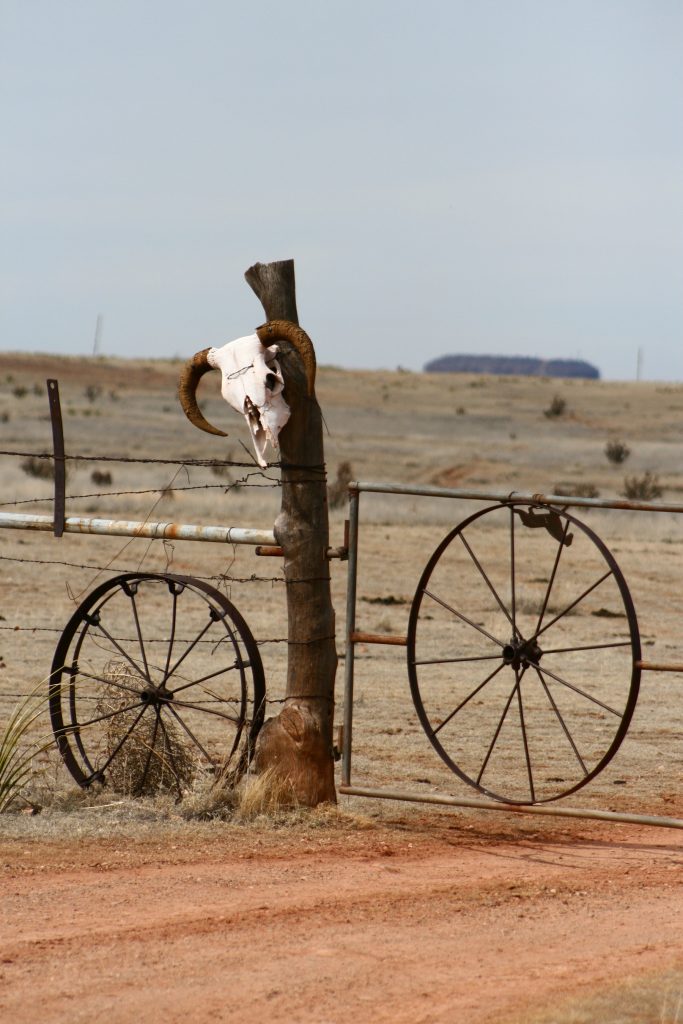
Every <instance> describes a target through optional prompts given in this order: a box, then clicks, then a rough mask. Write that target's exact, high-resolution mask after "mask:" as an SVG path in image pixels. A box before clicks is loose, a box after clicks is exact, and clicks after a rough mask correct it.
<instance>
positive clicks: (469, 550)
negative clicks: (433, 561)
mask: <svg viewBox="0 0 683 1024" xmlns="http://www.w3.org/2000/svg"><path fill="white" fill-rule="evenodd" d="M460 540H461V541H462V543H463V545H464V547H465V550H466V551H467V553H468V555H469V556H470V558H471V559H472V561H473V562H474V564H475V565H476V567H477V569H478V570H479V572H480V574H481V576H482V579H483V580H484V583H485V584H486V586H487V587H488V588H489V590H490V591H491V593H492V594H493V598H494V600H495V602H496V604H497V605H498V607H499V608H500V610H501V611H502V613H503V615H504V616H505V618H506V619H507V620H508V622H509V623H510V625H511V626H512V629H513V631H514V629H515V624H514V621H513V618H512V616H511V615H510V612H509V611H508V610H507V608H506V607H505V605H504V604H503V601H502V599H501V597H500V595H499V593H498V591H497V590H496V588H495V587H494V585H493V584H492V583H491V580H490V579H489V577H488V575H487V574H486V572H485V571H484V569H483V567H482V564H481V562H480V561H479V559H478V558H477V556H476V555H475V553H474V551H473V550H472V548H471V546H470V545H469V544H468V542H467V540H466V539H465V534H464V532H463V533H461V534H460Z"/></svg>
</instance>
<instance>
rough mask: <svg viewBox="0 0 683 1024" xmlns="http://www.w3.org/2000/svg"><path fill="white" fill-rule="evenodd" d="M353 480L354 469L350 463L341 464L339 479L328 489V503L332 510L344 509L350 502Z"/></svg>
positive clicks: (338, 470) (338, 469)
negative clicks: (349, 488) (350, 488)
mask: <svg viewBox="0 0 683 1024" xmlns="http://www.w3.org/2000/svg"><path fill="white" fill-rule="evenodd" d="M352 480H353V469H352V468H351V463H350V462H340V463H339V465H338V466H337V479H336V480H334V481H333V483H331V484H330V485H329V487H328V488H327V501H328V504H329V506H330V508H342V507H343V506H344V505H345V504H346V502H347V500H348V486H349V484H350V483H351V481H352Z"/></svg>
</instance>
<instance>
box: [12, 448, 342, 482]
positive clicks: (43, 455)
mask: <svg viewBox="0 0 683 1024" xmlns="http://www.w3.org/2000/svg"><path fill="white" fill-rule="evenodd" d="M0 455H9V456H12V457H15V458H22V459H47V460H51V461H54V458H55V456H54V454H53V452H20V451H13V450H9V449H6V450H0ZM64 461H65V462H120V463H137V464H140V465H161V466H199V467H202V468H204V469H211V468H212V467H213V466H231V467H236V468H241V469H254V467H255V466H256V465H257V463H256V460H255V459H253V460H252V461H251V462H235V461H234V460H232V459H150V458H144V459H143V458H136V457H133V456H130V455H102V454H98V455H65V456H64ZM265 468H266V469H284V470H304V469H307V470H310V471H311V472H312V473H318V474H322V475H323V476H324V474H325V472H326V467H325V463H322V464H317V465H316V464H311V465H306V464H301V465H299V464H298V463H295V462H282V461H276V462H269V463H268V464H267V466H266V467H265Z"/></svg>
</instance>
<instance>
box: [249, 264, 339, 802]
mask: <svg viewBox="0 0 683 1024" xmlns="http://www.w3.org/2000/svg"><path fill="white" fill-rule="evenodd" d="M245 278H246V280H247V283H248V284H249V285H250V287H251V288H252V289H253V291H254V292H255V294H256V296H257V297H258V299H259V300H260V302H261V304H262V306H263V309H264V312H265V315H266V319H267V320H289V321H290V322H291V323H294V324H297V325H298V323H299V320H298V315H297V309H296V291H295V282H294V261H293V260H283V261H281V262H277V263H266V264H263V263H256V264H255V265H254V266H253V267H250V268H249V269H248V270H247V272H246V273H245ZM280 356H281V359H280V362H281V366H282V371H283V375H284V379H285V392H284V394H285V398H286V401H287V404H288V405H289V407H290V409H291V417H290V419H289V422H288V423H287V425H286V426H285V427H284V429H283V430H282V432H281V434H280V455H281V462H282V471H281V472H282V475H281V482H282V503H281V508H280V514H279V515H278V517H277V519H276V521H275V536H276V538H277V541H278V544H279V545H280V546H281V547H282V550H283V553H284V573H285V584H286V591H287V619H288V627H289V630H288V658H287V683H286V691H285V703H284V706H283V708H282V710H281V712H280V714H279V715H277V716H276V717H275V718H270V719H268V721H267V722H266V723H265V725H264V726H263V729H262V730H261V733H260V735H259V738H258V743H257V748H256V764H257V768H258V769H259V770H263V769H265V768H272V769H273V770H274V771H275V773H276V774H277V775H278V776H281V777H283V778H286V779H288V780H289V783H290V784H291V787H292V794H293V796H294V798H295V799H296V800H298V801H299V802H300V803H302V804H305V805H307V806H311V807H313V806H315V805H316V804H319V803H322V802H323V801H326V800H327V801H336V793H335V788H334V759H333V752H332V720H333V714H334V680H335V673H336V669H337V651H336V646H335V617H334V608H333V607H332V597H331V593H330V564H329V560H328V558H327V548H328V546H329V525H328V515H327V481H326V474H325V458H324V452H323V423H322V413H321V411H320V406H319V405H318V402H317V399H316V397H315V394H310V395H309V394H308V393H307V383H306V374H305V372H304V368H303V365H302V362H301V359H300V358H299V355H298V353H297V352H296V350H295V349H294V348H293V347H291V346H289V345H287V344H286V343H281V352H280Z"/></svg>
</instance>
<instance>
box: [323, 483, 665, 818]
mask: <svg viewBox="0 0 683 1024" xmlns="http://www.w3.org/2000/svg"><path fill="white" fill-rule="evenodd" d="M363 491H365V492H367V493H374V494H395V495H413V496H417V497H428V498H451V499H456V500H462V501H465V500H469V501H482V502H485V501H494V502H498V503H500V505H501V507H502V506H503V505H506V504H509V503H510V502H514V501H520V502H528V503H531V504H533V505H542V506H545V507H547V508H548V509H550V510H553V506H561V507H562V508H568V507H574V508H610V509H616V510H619V511H631V512H675V513H683V504H680V503H672V502H647V501H626V500H623V499H619V498H579V497H570V496H567V495H562V494H541V493H533V494H532V493H529V492H524V491H470V490H466V489H462V488H453V489H452V488H446V487H429V486H419V485H410V484H391V483H374V482H370V481H353V482H352V483H350V484H349V487H348V492H349V539H348V563H349V564H348V581H347V588H346V658H345V663H344V724H343V727H342V744H341V748H342V781H341V785H340V786H339V788H338V791H339V792H340V793H342V794H343V795H345V796H361V797H369V798H373V799H384V800H401V801H407V802H410V803H423V804H438V805H442V806H448V807H470V808H476V809H478V810H485V811H506V812H507V813H508V814H532V815H533V814H541V815H549V816H551V817H560V818H586V819H596V820H598V821H611V822H620V823H623V824H632V825H649V826H656V827H660V828H675V829H683V818H668V817H662V816H659V815H647V814H626V813H623V814H622V813H620V812H618V811H608V810H600V809H597V810H593V809H591V808H583V807H558V806H552V807H548V806H546V805H545V804H544V805H539V804H507V803H502V802H496V801H493V800H479V799H474V798H469V799H468V798H467V797H453V796H450V795H448V794H446V793H430V794H422V793H414V792H409V791H408V792H406V791H403V790H399V789H385V788H376V787H370V786H353V785H352V784H351V760H352V749H353V685H354V657H355V645H356V644H357V643H363V644H385V645H389V646H394V647H405V646H406V645H407V642H408V638H407V637H406V636H394V635H391V636H383V635H380V634H376V633H364V632H362V631H360V630H357V629H356V595H357V585H358V539H359V533H360V495H361V493H362V492H363ZM638 667H639V668H640V669H641V671H649V672H675V673H683V664H664V663H657V662H647V661H642V660H641V661H639V662H638Z"/></svg>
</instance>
